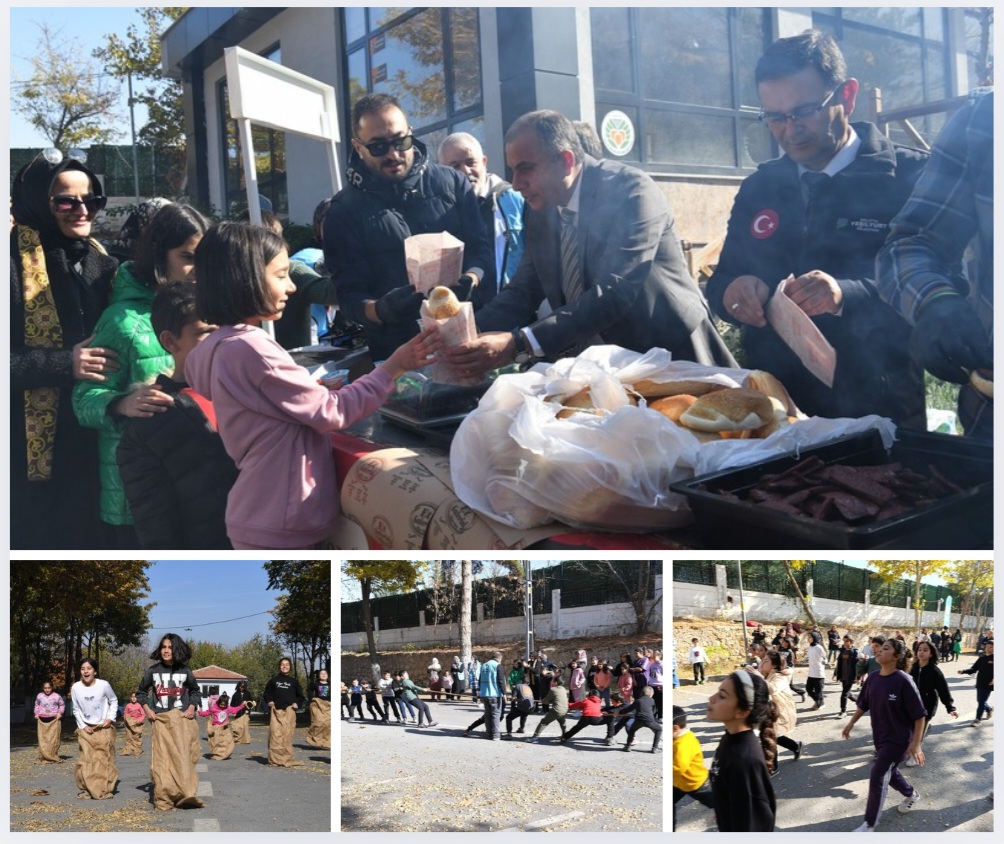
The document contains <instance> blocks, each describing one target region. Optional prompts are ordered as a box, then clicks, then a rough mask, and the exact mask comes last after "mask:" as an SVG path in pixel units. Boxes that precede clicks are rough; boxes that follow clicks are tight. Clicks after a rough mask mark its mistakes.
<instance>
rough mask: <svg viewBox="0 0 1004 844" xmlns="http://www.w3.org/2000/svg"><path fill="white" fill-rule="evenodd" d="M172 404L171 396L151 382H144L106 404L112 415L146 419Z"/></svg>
mask: <svg viewBox="0 0 1004 844" xmlns="http://www.w3.org/2000/svg"><path fill="white" fill-rule="evenodd" d="M173 404H174V398H173V397H172V396H169V395H168V394H167V393H165V392H163V391H161V390H158V389H157V388H156V387H155V386H153V385H152V384H144V385H143V386H141V387H138V388H137V389H135V390H133V391H132V392H131V393H129V394H128V395H126V396H122V397H121V398H118V399H116V400H115V401H113V402H112V403H111V404H110V405H108V413H109V414H111V415H112V416H129V417H133V418H137V419H148V418H149V417H151V416H153V415H154V414H156V413H163V412H164V411H165V410H167V409H168V408H169V407H170V406H171V405H173Z"/></svg>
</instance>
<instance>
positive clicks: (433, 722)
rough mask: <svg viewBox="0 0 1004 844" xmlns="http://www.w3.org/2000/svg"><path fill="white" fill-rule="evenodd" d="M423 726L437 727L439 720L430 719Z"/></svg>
mask: <svg viewBox="0 0 1004 844" xmlns="http://www.w3.org/2000/svg"><path fill="white" fill-rule="evenodd" d="M425 726H427V727H438V726H439V722H438V721H430V722H429V723H428V724H426V725H425Z"/></svg>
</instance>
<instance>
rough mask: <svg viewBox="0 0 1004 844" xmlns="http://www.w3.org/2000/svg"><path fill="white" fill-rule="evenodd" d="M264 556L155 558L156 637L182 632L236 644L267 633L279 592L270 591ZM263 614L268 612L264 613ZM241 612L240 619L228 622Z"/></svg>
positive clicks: (153, 616)
mask: <svg viewBox="0 0 1004 844" xmlns="http://www.w3.org/2000/svg"><path fill="white" fill-rule="evenodd" d="M264 562H265V561H264V560H226V561H224V560H154V561H152V565H151V566H150V567H149V568H148V569H147V579H148V580H149V581H150V595H149V597H148V598H147V599H146V600H147V601H155V602H156V603H157V606H155V607H154V608H153V610H152V611H151V613H150V620H151V622H152V627H151V628H150V637H151V639H154V638H156V637H157V636H162V635H163V634H164V633H170V632H174V633H178V634H180V635H181V636H182V637H183V638H185V639H189V638H191V639H199V640H201V641H206V642H219V643H221V644H224V645H237V644H240V643H241V642H244V641H246V640H248V639H250V638H251V637H252V636H254V634H255V633H261V634H262V635H266V634H267V633H268V632H269V629H268V624H269V622H270V621H271V620H272V617H271V616H270V615H268V614H267V612H268V611H269V610H271V609H272V608H273V607H274V606H275V601H276V598H277V597H278V596H279V594H280V593H279V592H277V591H269V589H268V575H267V574H266V573H265V569H264V568H263V567H262V566H263V564H264ZM263 613H264V614H263ZM241 616H250V618H240V620H238V621H229V619H237V618H239V617H241Z"/></svg>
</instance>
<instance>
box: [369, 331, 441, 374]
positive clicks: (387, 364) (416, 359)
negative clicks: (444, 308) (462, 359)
mask: <svg viewBox="0 0 1004 844" xmlns="http://www.w3.org/2000/svg"><path fill="white" fill-rule="evenodd" d="M441 348H442V342H441V341H440V339H439V327H438V326H433V327H432V328H427V329H426V330H425V331H423V332H422V333H421V334H419V335H418V336H417V337H413V338H412V339H411V340H409V341H408V342H407V343H404V344H403V345H401V346H398V347H397V348H396V349H395V350H394V352H393V353H392V354H391V356H390V357H389V358H387V360H385V361H384V362H383V363H382V364H380V365H381V366H382V367H383V368H384V369H386V370H387V373H388V374H389V375H390V377H391V378H393V379H395V380H397V379H398V378H400V377H401V376H402V375H404V373H405V372H407V371H408V370H411V369H421V368H422V367H423V366H428V365H429V364H430V363H432V362H433V360H434V359H435V357H436V354H437V353H438V352H439V350H440V349H441Z"/></svg>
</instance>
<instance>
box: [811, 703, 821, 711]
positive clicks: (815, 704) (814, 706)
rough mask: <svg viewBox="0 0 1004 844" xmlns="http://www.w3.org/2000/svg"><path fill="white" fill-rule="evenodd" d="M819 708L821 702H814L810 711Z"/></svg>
mask: <svg viewBox="0 0 1004 844" xmlns="http://www.w3.org/2000/svg"><path fill="white" fill-rule="evenodd" d="M817 709H819V704H818V703H814V704H812V709H810V710H809V712H815V711H816V710H817Z"/></svg>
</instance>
